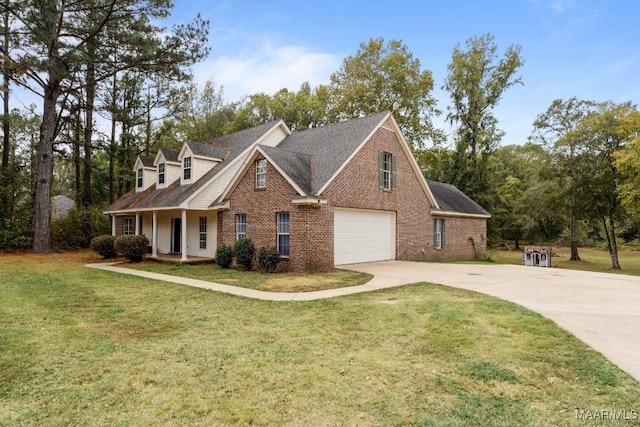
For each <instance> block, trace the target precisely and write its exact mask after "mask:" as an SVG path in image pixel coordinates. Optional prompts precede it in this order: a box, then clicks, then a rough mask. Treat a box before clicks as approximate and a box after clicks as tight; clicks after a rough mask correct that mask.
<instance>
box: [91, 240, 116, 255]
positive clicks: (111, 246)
mask: <svg viewBox="0 0 640 427" xmlns="http://www.w3.org/2000/svg"><path fill="white" fill-rule="evenodd" d="M115 241H116V238H115V237H114V236H112V235H110V234H103V235H102V236H98V237H94V238H93V239H91V249H92V250H94V251H95V252H97V253H98V254H99V255H101V256H102V258H104V259H109V258H115V257H116V255H117V254H118V253H117V252H116V246H115Z"/></svg>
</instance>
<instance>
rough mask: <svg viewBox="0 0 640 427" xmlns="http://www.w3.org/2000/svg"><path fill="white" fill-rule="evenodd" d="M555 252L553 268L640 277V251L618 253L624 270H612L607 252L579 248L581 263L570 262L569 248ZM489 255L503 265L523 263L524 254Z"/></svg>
mask: <svg viewBox="0 0 640 427" xmlns="http://www.w3.org/2000/svg"><path fill="white" fill-rule="evenodd" d="M523 247H524V245H523ZM553 251H554V254H556V255H558V256H554V257H553V258H552V260H551V263H552V265H553V267H558V268H567V269H571V270H585V271H599V272H606V273H621V274H631V275H635V276H640V252H639V251H634V250H628V249H627V250H621V251H619V252H618V257H619V260H620V266H621V267H622V270H612V269H611V257H610V256H609V252H608V251H606V250H602V249H594V248H579V249H578V254H579V255H580V258H581V259H580V260H579V261H569V256H570V255H571V253H570V250H569V248H567V247H553ZM489 254H490V256H491V257H492V259H494V260H495V261H496V262H499V263H502V264H521V262H522V259H521V254H522V252H521V251H517V250H504V249H503V250H491V251H490V252H489Z"/></svg>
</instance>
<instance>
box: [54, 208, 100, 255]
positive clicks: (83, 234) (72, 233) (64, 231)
mask: <svg viewBox="0 0 640 427" xmlns="http://www.w3.org/2000/svg"><path fill="white" fill-rule="evenodd" d="M110 231H111V222H110V220H109V216H108V215H105V214H103V213H102V210H101V209H100V208H99V207H97V206H93V207H91V208H88V209H76V208H73V209H70V210H69V212H68V214H67V215H66V216H65V217H63V218H60V219H55V220H53V221H51V243H52V245H53V247H54V248H57V249H80V248H88V247H90V245H91V239H93V238H94V237H97V236H100V235H104V234H108V233H109V232H110Z"/></svg>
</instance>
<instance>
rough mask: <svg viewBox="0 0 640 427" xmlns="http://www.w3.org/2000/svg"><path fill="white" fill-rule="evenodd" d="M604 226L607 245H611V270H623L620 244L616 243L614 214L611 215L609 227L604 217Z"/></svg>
mask: <svg viewBox="0 0 640 427" xmlns="http://www.w3.org/2000/svg"><path fill="white" fill-rule="evenodd" d="M602 225H603V226H604V229H605V232H606V235H607V243H608V245H609V256H610V257H611V269H612V270H621V269H622V268H621V267H620V260H619V259H618V242H617V241H616V225H615V218H614V214H612V213H611V214H609V225H608V226H607V218H605V217H604V216H603V217H602Z"/></svg>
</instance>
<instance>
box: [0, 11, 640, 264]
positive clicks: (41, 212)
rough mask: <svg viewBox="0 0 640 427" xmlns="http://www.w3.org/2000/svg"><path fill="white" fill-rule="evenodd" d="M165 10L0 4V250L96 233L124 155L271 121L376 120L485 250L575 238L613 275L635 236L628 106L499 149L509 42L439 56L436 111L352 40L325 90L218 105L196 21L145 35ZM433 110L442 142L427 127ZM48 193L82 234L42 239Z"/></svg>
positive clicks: (126, 166)
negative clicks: (440, 95) (444, 62)
mask: <svg viewBox="0 0 640 427" xmlns="http://www.w3.org/2000/svg"><path fill="white" fill-rule="evenodd" d="M171 7H172V6H171V3H170V2H169V1H165V0H156V1H154V2H141V1H139V0H90V1H89V0H88V1H84V2H72V3H70V4H68V5H66V7H64V8H62V7H61V6H60V2H57V1H53V0H46V1H44V2H43V1H37V2H36V1H35V0H20V1H15V2H13V1H12V2H10V3H7V2H4V3H3V6H2V23H3V25H2V34H3V43H2V47H1V49H2V54H3V58H4V59H5V60H4V61H3V64H2V71H3V85H4V90H3V92H2V97H3V105H4V113H3V115H2V117H3V138H4V139H3V158H2V167H1V170H0V224H1V229H0V249H2V248H5V249H6V248H11V247H31V248H33V249H34V250H35V251H38V252H47V251H50V250H51V249H52V247H53V246H54V245H55V244H58V245H59V244H61V243H60V242H59V241H58V240H61V241H63V242H64V241H67V242H68V241H70V240H72V241H78V242H80V243H78V244H83V243H82V242H86V241H88V240H87V239H89V238H90V237H91V236H92V235H94V234H96V233H97V232H98V231H97V230H98V229H101V230H100V231H103V229H104V227H105V225H104V224H97V223H98V222H99V221H98V220H96V215H95V212H96V211H98V212H99V211H100V210H101V209H103V208H104V207H105V206H106V205H107V204H109V203H110V202H112V201H114V200H115V199H116V198H117V197H119V196H120V195H122V194H123V193H124V192H126V191H128V190H129V189H131V188H132V186H133V181H134V176H133V171H132V167H133V163H134V162H135V159H136V157H137V156H138V155H139V154H147V155H148V154H154V153H155V152H156V151H157V150H158V149H159V148H173V149H177V148H179V147H180V146H181V145H182V144H183V143H184V142H185V141H203V140H207V139H211V138H213V137H216V136H219V135H222V134H226V133H229V132H233V131H237V130H241V129H245V128H248V127H252V126H256V125H258V124H261V123H264V122H267V121H272V120H277V119H283V120H284V121H285V122H286V123H287V125H288V126H289V127H290V128H291V129H293V130H301V129H306V128H309V127H315V126H321V125H325V124H328V123H334V122H339V121H343V120H347V119H350V118H355V117H360V116H363V115H367V114H372V113H377V112H380V111H385V110H390V111H393V113H394V116H395V118H396V120H397V122H398V124H399V126H400V127H401V130H402V132H403V133H404V135H405V137H406V138H407V141H408V142H409V144H410V145H411V147H412V149H413V151H414V153H415V155H416V158H417V159H418V162H419V164H420V166H421V168H422V170H423V172H424V174H425V176H426V177H427V178H429V179H434V180H438V181H443V182H448V183H452V184H454V185H456V186H457V187H458V188H460V189H461V190H463V191H464V192H465V193H467V194H468V195H469V196H470V197H472V198H473V199H474V200H476V201H478V202H479V203H480V204H481V205H482V206H483V207H485V208H486V209H487V210H488V211H489V212H491V213H492V215H493V217H492V219H491V220H490V222H489V236H488V238H489V241H490V243H493V244H497V243H500V242H503V241H514V240H515V241H516V242H520V241H526V242H539V241H546V242H556V241H566V242H567V243H568V244H571V245H572V247H573V248H574V251H573V252H575V253H574V255H575V256H574V258H578V252H577V247H578V245H580V244H592V245H599V244H604V245H605V246H606V247H608V248H609V249H610V251H611V254H612V260H614V262H613V265H614V267H615V266H617V261H615V260H616V259H617V258H616V256H615V254H617V247H618V244H619V243H622V244H635V242H636V241H637V234H638V225H637V224H638V214H637V213H638V207H639V206H638V203H639V201H638V200H640V197H639V196H638V190H636V189H637V188H640V186H638V184H639V183H638V182H634V180H638V178H637V177H636V174H635V173H634V171H635V170H637V167H638V166H640V165H639V164H638V163H640V160H638V159H639V158H640V156H639V155H638V153H639V152H640V143H639V142H638V132H639V129H638V128H639V127H640V124H639V123H640V120H639V119H638V112H637V110H636V108H635V105H633V104H632V103H631V102H628V103H624V104H620V105H618V104H613V103H611V102H601V103H598V102H594V101H586V100H577V99H570V100H557V101H555V102H554V103H553V104H552V105H551V106H550V107H549V109H548V110H547V111H546V112H542V113H541V114H540V116H539V117H538V119H537V120H536V122H535V123H534V129H535V130H534V132H533V133H532V135H531V137H530V139H529V141H522V144H521V145H515V146H506V147H505V146H501V144H500V143H501V139H502V137H503V134H504V133H503V132H502V131H501V130H500V129H499V126H498V125H499V124H498V122H497V120H496V118H495V116H494V115H493V110H494V108H495V106H496V105H498V103H499V102H500V99H501V97H502V95H503V94H504V93H505V91H507V90H509V89H510V88H511V87H513V86H517V85H521V84H523V79H522V77H521V76H519V75H518V72H519V69H520V68H521V67H522V65H523V63H524V60H523V58H522V56H521V49H520V47H519V46H518V45H512V46H509V47H508V48H507V49H506V50H504V52H502V53H499V52H498V47H497V46H496V44H495V42H494V38H493V37H492V36H491V35H490V34H486V35H483V36H479V37H472V38H470V39H469V40H467V41H466V42H465V44H464V45H460V44H459V45H457V46H455V47H454V49H453V52H452V56H451V62H450V64H449V65H448V74H447V78H446V80H445V81H444V82H442V88H443V89H444V90H445V91H446V92H447V93H448V94H449V97H450V102H449V106H448V107H447V111H446V112H442V111H438V110H437V108H436V99H435V98H434V97H433V94H432V92H433V89H434V86H435V84H436V82H435V81H434V79H433V77H432V73H431V72H430V71H429V70H426V69H423V68H422V65H421V63H420V61H419V60H418V59H417V58H414V57H413V54H412V53H411V51H410V50H409V49H408V47H407V46H405V45H404V44H403V43H402V42H401V41H399V40H390V41H388V42H385V40H383V39H380V38H379V39H371V40H369V41H368V42H363V43H362V44H361V45H360V46H359V49H358V50H357V52H356V53H355V54H354V55H352V56H349V57H347V58H345V59H344V60H343V62H342V64H341V66H340V68H339V69H338V70H337V71H336V72H334V73H333V74H332V75H331V76H330V81H329V82H327V84H325V85H319V86H317V87H311V86H310V85H309V84H308V83H304V84H302V85H301V87H300V88H299V90H297V91H291V90H288V89H281V90H279V91H278V92H276V93H274V94H266V93H256V94H249V95H247V96H245V97H244V98H243V99H241V100H239V101H236V102H227V101H226V100H225V99H224V88H223V87H222V86H216V83H215V82H214V81H213V80H210V81H208V82H207V83H206V84H205V85H204V86H198V85H196V84H195V82H194V80H193V76H192V73H191V68H192V66H193V65H194V64H195V63H196V62H198V61H201V60H203V59H204V58H206V56H207V55H208V52H209V48H208V22H206V21H204V20H202V19H201V18H200V17H196V18H195V19H194V21H193V22H191V23H189V24H183V25H179V26H174V27H172V28H164V27H162V26H160V25H158V24H157V23H158V22H162V21H163V20H164V19H165V18H167V17H168V16H169V14H170V12H171ZM213 73H215V70H212V74H213ZM16 87H20V88H22V89H23V90H25V89H26V90H31V91H32V92H34V93H37V94H38V95H40V96H41V97H42V105H41V108H36V107H35V106H31V107H30V108H28V109H24V108H23V109H11V108H10V107H11V94H12V90H13V89H14V88H16ZM39 111H42V112H44V113H38V112H39ZM440 114H445V117H446V119H447V121H448V122H449V123H450V124H451V125H452V129H454V130H453V132H452V134H451V135H446V134H445V132H444V131H443V130H442V129H438V128H436V127H435V126H434V124H433V122H432V118H433V117H435V116H437V115H440ZM530 125H531V124H530V123H522V126H530ZM58 194H63V195H67V196H70V197H71V198H73V199H74V200H75V201H76V205H77V206H78V208H79V212H78V213H77V214H76V215H75V218H76V219H74V221H80V222H81V223H82V224H81V225H80V226H77V227H75V228H74V227H71V229H75V230H83V232H82V233H83V236H86V238H85V239H84V240H83V239H75V240H74V239H71V238H70V237H69V236H67V237H64V236H63V237H62V238H56V236H57V234H56V233H57V231H56V230H60V229H62V228H64V227H61V226H59V225H58V224H54V227H53V228H52V226H51V217H50V205H51V196H53V195H58ZM92 212H93V214H92ZM106 223H107V224H108V221H107V222H106ZM67 228H69V227H67ZM52 231H53V232H52ZM52 236H53V237H54V240H53V242H52V240H51V238H52Z"/></svg>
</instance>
